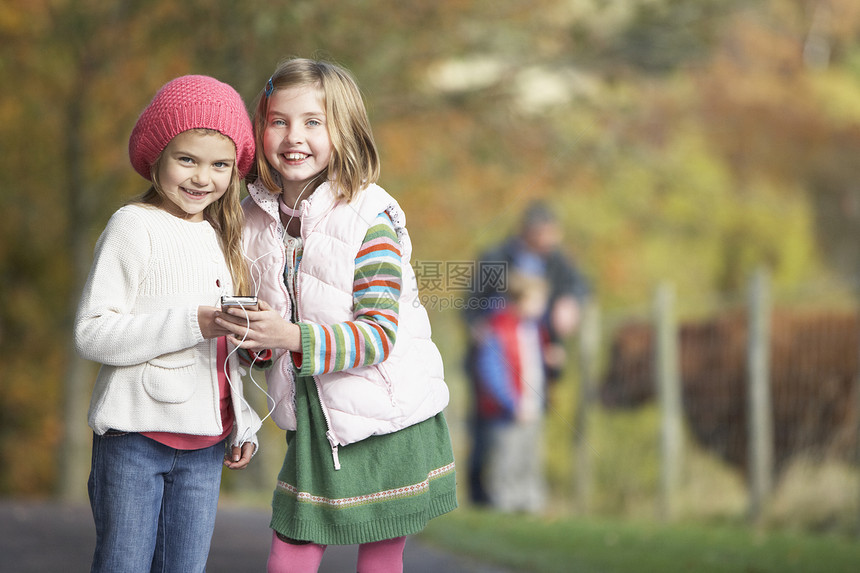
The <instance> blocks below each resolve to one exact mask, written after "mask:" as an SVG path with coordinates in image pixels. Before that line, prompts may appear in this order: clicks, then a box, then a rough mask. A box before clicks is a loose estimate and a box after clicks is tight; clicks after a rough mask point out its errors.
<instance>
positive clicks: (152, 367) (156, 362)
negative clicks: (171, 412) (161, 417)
mask: <svg viewBox="0 0 860 573" xmlns="http://www.w3.org/2000/svg"><path fill="white" fill-rule="evenodd" d="M195 362H196V360H195V349H193V348H187V349H185V350H180V351H179V352H171V353H170V354H163V355H161V356H159V357H158V358H153V359H152V360H150V361H149V362H147V363H146V365H145V366H144V369H143V388H144V389H145V390H146V393H147V394H149V396H150V397H151V398H152V399H153V400H157V401H159V402H166V403H168V404H181V403H182V402H187V401H188V400H189V399H190V398H191V396H192V395H194V386H195V379H196V378H195V376H194V370H195V368H194V365H195Z"/></svg>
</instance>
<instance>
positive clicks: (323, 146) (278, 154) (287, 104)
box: [262, 85, 332, 200]
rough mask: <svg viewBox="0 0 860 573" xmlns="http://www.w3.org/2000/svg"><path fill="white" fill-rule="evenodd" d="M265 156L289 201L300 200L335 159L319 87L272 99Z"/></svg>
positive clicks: (294, 89)
mask: <svg viewBox="0 0 860 573" xmlns="http://www.w3.org/2000/svg"><path fill="white" fill-rule="evenodd" d="M262 139H263V154H264V155H265V156H266V159H267V160H268V162H269V164H270V165H271V166H272V168H273V169H275V171H277V172H278V173H280V175H281V181H282V184H283V187H284V195H285V199H290V200H292V199H296V200H297V199H298V198H299V195H300V194H301V193H302V191H303V189H304V188H305V186H306V185H307V184H308V183H309V182H310V181H311V180H312V179H313V178H314V177H316V176H317V175H319V174H320V173H321V172H322V171H323V170H324V169H326V168H327V167H328V164H329V160H330V159H331V155H332V144H331V137H329V134H328V127H327V123H326V113H325V106H324V105H323V102H322V97H321V96H320V93H319V91H318V90H317V89H316V87H315V86H312V85H308V86H297V87H292V88H285V89H279V90H275V92H274V93H272V95H271V96H270V97H269V109H268V114H267V116H266V127H265V130H264V131H263V138H262Z"/></svg>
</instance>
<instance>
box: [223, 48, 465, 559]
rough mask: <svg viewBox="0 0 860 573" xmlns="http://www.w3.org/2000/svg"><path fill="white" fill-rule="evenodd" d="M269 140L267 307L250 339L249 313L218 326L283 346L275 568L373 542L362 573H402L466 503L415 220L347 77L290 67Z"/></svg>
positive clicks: (263, 217) (264, 175)
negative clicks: (383, 164)
mask: <svg viewBox="0 0 860 573" xmlns="http://www.w3.org/2000/svg"><path fill="white" fill-rule="evenodd" d="M254 131H255V137H256V142H257V145H258V153H257V162H256V167H257V174H256V178H255V179H254V181H253V182H252V183H250V184H249V186H248V192H249V195H250V196H249V197H248V198H247V199H245V200H244V201H243V207H244V208H245V216H246V227H245V235H244V242H245V248H246V253H247V256H248V258H249V260H250V261H251V263H250V271H251V274H252V278H253V280H255V281H256V288H257V289H258V292H259V297H260V307H261V310H260V311H258V312H251V313H249V314H250V329H249V331H248V332H247V336H245V334H246V333H245V328H244V327H243V325H244V316H239V315H238V314H237V315H235V316H231V315H230V314H225V315H221V316H220V317H219V319H218V320H217V322H218V323H219V324H221V325H223V326H225V327H227V328H229V329H230V330H231V331H232V332H233V337H232V341H233V342H234V344H238V345H241V347H243V348H247V349H249V350H252V351H256V350H261V349H266V348H270V349H274V363H273V364H272V366H271V368H270V369H269V370H268V371H267V380H268V384H269V392H270V393H271V395H272V398H273V404H272V406H273V408H274V410H273V413H272V418H273V419H274V420H275V422H276V423H277V424H278V425H279V426H280V427H281V428H283V429H285V430H287V453H286V457H285V459H284V464H283V467H282V469H281V472H280V474H279V476H278V483H277V487H276V489H275V493H274V496H273V502H272V507H273V512H272V521H271V527H272V529H273V535H272V546H271V551H270V554H269V571H271V572H284V571H316V570H317V569H318V567H319V564H320V561H321V559H322V556H323V552H324V551H325V547H326V546H327V545H332V544H334V545H346V544H359V551H358V567H357V570H358V571H399V570H402V566H403V549H404V544H405V539H406V536H407V535H409V534H413V533H417V532H419V531H421V530H422V529H423V527H424V526H425V524H426V523H427V521H428V520H430V519H432V518H434V517H436V516H439V515H441V514H444V513H446V512H448V511H451V510H453V509H454V508H455V507H456V505H457V501H456V493H455V474H454V457H453V454H452V449H451V442H450V438H449V434H448V426H447V424H446V422H445V418H444V415H443V414H442V410H443V409H444V408H445V406H446V405H447V403H448V389H447V386H446V384H445V382H444V378H443V369H442V359H441V357H440V355H439V352H438V350H437V349H436V346H435V345H434V343H433V342H432V340H431V338H430V323H429V320H428V318H427V313H426V311H425V309H424V307H423V306H422V305H421V303H420V302H419V299H418V287H417V281H416V278H415V273H414V271H413V269H412V266H411V264H410V256H411V251H412V245H411V241H410V238H409V234H408V232H407V230H406V226H405V216H404V214H403V211H402V210H401V208H400V206H399V205H398V203H397V201H396V200H395V199H394V198H393V197H392V196H391V195H389V194H388V193H387V192H386V191H384V190H383V189H382V188H381V187H379V186H378V185H377V184H376V181H377V178H378V177H379V172H380V164H379V156H378V153H377V150H376V146H375V143H374V140H373V136H372V132H371V129H370V124H369V122H368V119H367V112H366V110H365V107H364V103H363V101H362V98H361V95H360V92H359V89H358V87H357V85H356V83H355V81H354V80H353V78H352V76H351V75H350V74H349V73H348V72H347V71H346V70H344V69H343V68H341V67H339V66H336V65H334V64H331V63H328V62H321V61H313V60H307V59H291V60H288V61H286V62H284V63H283V64H281V65H280V66H279V67H278V68H277V70H276V71H275V73H274V74H272V77H271V78H269V80H268V81H267V82H266V86H265V88H264V89H263V90H262V92H261V93H260V95H259V97H258V102H257V105H256V110H255V115H254ZM229 312H232V311H229ZM243 337H244V341H242V338H243Z"/></svg>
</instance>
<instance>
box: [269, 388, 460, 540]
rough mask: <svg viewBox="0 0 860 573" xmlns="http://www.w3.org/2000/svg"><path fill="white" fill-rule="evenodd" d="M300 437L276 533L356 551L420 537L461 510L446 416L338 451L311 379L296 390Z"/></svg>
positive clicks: (288, 463)
mask: <svg viewBox="0 0 860 573" xmlns="http://www.w3.org/2000/svg"><path fill="white" fill-rule="evenodd" d="M296 412H297V415H296V418H297V419H296V431H289V432H287V454H286V456H285V458H284V465H283V466H282V468H281V472H280V473H279V474H278V484H277V487H276V488H275V493H274V495H273V499H272V521H271V527H272V529H274V530H275V531H277V532H278V533H280V534H282V535H285V536H287V537H289V538H291V539H295V540H301V541H313V542H314V543H319V544H322V545H352V544H356V543H369V542H373V541H380V540H382V539H391V538H393V537H400V536H402V535H410V534H413V533H417V532H419V531H421V530H422V529H423V528H424V526H425V525H426V523H427V522H428V521H429V520H430V519H432V518H434V517H437V516H439V515H442V514H444V513H447V512H449V511H452V510H453V509H455V508H456V507H457V493H456V480H455V472H454V453H453V450H452V448H451V438H450V436H449V433H448V424H447V422H446V421H445V416H444V415H443V414H442V413H439V414H437V415H436V416H434V417H433V418H430V419H428V420H425V421H423V422H421V423H418V424H415V425H414V426H410V427H408V428H404V429H403V430H400V431H398V432H395V433H393V434H387V435H384V436H371V437H369V438H366V439H364V440H362V441H360V442H356V443H354V444H350V445H348V446H341V447H340V448H338V450H339V451H338V457H339V459H340V466H341V467H340V469H339V470H335V469H334V461H333V458H332V451H331V445H330V444H329V442H328V439H327V438H326V430H327V425H326V421H325V418H324V416H323V412H322V407H321V406H320V403H319V396H318V394H317V391H316V386H315V384H314V379H313V378H312V377H302V378H299V380H298V383H297V384H296Z"/></svg>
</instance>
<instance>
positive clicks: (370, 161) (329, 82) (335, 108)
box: [249, 58, 380, 202]
mask: <svg viewBox="0 0 860 573" xmlns="http://www.w3.org/2000/svg"><path fill="white" fill-rule="evenodd" d="M301 86H312V87H314V88H316V90H317V92H318V94H319V97H320V98H321V100H322V103H323V106H324V107H325V112H326V129H327V130H328V135H329V138H330V139H331V144H332V154H331V159H330V160H329V164H328V167H326V169H325V170H324V175H325V179H328V180H329V181H331V182H332V187H333V188H334V190H335V191H334V192H335V194H336V195H337V196H338V197H341V198H344V199H346V200H347V202H349V201H351V200H352V198H353V197H355V195H356V194H357V193H358V192H359V191H360V190H362V189H363V188H365V187H367V186H368V185H370V184H371V183H376V181H377V180H378V179H379V173H380V161H379V153H378V152H377V150H376V143H375V142H374V140H373V133H372V131H371V128H370V120H369V119H368V117H367V109H366V108H365V106H364V100H363V99H362V97H361V91H360V90H359V88H358V84H357V83H356V81H355V79H354V78H353V77H352V75H351V74H350V73H349V72H348V71H347V70H345V69H344V68H342V67H340V66H338V65H336V64H333V63H329V62H324V61H320V60H309V59H306V58H291V59H288V60H285V61H283V62H281V63H280V64H279V65H278V67H277V69H276V70H275V73H273V74H272V77H271V78H270V79H269V81H268V83H267V86H266V87H265V88H263V90H261V91H260V93H259V95H257V99H256V103H255V105H254V140H255V142H256V144H257V161H256V175H257V176H258V177H259V178H260V180H261V181H262V183H263V185H265V187H266V189H268V190H269V191H271V192H272V193H280V192H281V188H280V186H279V185H278V184H277V182H276V180H275V177H274V174H273V173H272V167H271V166H270V165H269V162H268V161H267V160H266V156H265V153H263V132H264V131H265V129H266V121H267V116H268V113H269V98H270V97H271V95H272V93H274V90H279V89H288V88H294V87H301ZM253 171H254V170H252V173H251V174H250V175H249V177H250V178H253V176H254V173H253ZM323 180H324V178H320V181H323Z"/></svg>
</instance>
